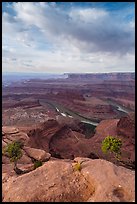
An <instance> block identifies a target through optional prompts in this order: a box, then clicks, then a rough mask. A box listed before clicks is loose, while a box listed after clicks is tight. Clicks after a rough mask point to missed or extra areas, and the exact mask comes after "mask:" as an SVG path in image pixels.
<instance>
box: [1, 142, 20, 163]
mask: <svg viewBox="0 0 137 204" xmlns="http://www.w3.org/2000/svg"><path fill="white" fill-rule="evenodd" d="M3 152H5V153H7V155H8V156H9V157H10V161H11V162H17V160H18V159H20V158H21V157H22V152H21V143H20V142H18V141H14V142H12V143H10V144H8V145H7V146H6V147H5V148H4V151H3Z"/></svg>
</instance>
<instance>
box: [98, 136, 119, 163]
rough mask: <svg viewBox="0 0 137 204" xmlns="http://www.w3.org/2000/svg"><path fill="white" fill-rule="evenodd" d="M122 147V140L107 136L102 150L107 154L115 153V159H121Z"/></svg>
mask: <svg viewBox="0 0 137 204" xmlns="http://www.w3.org/2000/svg"><path fill="white" fill-rule="evenodd" d="M121 146H122V141H121V139H118V138H116V137H113V136H107V137H106V138H105V139H104V140H103V141H102V146H101V149H102V152H103V153H105V154H106V153H108V152H112V153H114V155H115V157H116V158H117V159H119V158H120V155H121Z"/></svg>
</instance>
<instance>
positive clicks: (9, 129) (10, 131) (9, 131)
mask: <svg viewBox="0 0 137 204" xmlns="http://www.w3.org/2000/svg"><path fill="white" fill-rule="evenodd" d="M2 132H3V134H15V133H18V132H19V129H18V128H16V127H10V126H4V127H2Z"/></svg>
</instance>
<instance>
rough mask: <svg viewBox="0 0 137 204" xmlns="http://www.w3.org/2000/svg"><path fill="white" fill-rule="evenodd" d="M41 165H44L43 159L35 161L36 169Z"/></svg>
mask: <svg viewBox="0 0 137 204" xmlns="http://www.w3.org/2000/svg"><path fill="white" fill-rule="evenodd" d="M39 166H42V161H35V162H34V169H36V168H38V167H39Z"/></svg>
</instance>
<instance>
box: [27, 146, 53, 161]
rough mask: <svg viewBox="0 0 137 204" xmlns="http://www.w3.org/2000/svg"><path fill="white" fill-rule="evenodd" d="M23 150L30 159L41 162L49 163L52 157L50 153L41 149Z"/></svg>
mask: <svg viewBox="0 0 137 204" xmlns="http://www.w3.org/2000/svg"><path fill="white" fill-rule="evenodd" d="M23 150H24V151H25V152H26V154H27V155H28V156H29V157H32V158H34V159H36V160H40V161H47V160H49V158H50V156H51V155H50V154H49V153H46V152H45V151H44V150H41V149H35V148H30V147H26V146H25V147H24V148H23Z"/></svg>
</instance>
